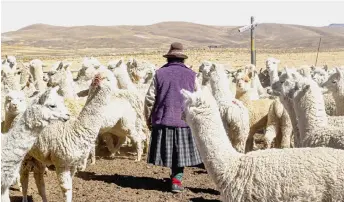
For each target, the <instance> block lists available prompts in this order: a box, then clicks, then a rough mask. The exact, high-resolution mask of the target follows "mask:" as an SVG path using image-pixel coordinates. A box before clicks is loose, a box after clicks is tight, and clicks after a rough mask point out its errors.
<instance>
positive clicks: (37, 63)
mask: <svg viewBox="0 0 344 202" xmlns="http://www.w3.org/2000/svg"><path fill="white" fill-rule="evenodd" d="M29 66H30V68H31V69H42V71H43V67H46V65H45V64H44V63H43V62H42V60H40V59H34V60H31V61H30V62H29Z"/></svg>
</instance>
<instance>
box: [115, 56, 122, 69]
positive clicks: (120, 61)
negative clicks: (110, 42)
mask: <svg viewBox="0 0 344 202" xmlns="http://www.w3.org/2000/svg"><path fill="white" fill-rule="evenodd" d="M122 63H123V59H122V58H121V59H120V60H119V61H118V62H117V64H116V67H119V66H120V65H121V64H122Z"/></svg>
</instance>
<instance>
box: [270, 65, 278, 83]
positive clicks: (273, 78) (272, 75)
mask: <svg viewBox="0 0 344 202" xmlns="http://www.w3.org/2000/svg"><path fill="white" fill-rule="evenodd" d="M269 77H270V86H271V87H272V84H273V83H275V82H277V81H279V77H278V71H277V67H276V69H273V70H270V71H269Z"/></svg>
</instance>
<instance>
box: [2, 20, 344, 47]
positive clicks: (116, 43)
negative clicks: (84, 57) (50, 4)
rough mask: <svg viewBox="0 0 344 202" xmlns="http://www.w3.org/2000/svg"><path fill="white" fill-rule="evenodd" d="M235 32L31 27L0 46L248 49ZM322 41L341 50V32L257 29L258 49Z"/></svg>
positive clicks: (175, 25)
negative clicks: (173, 45)
mask: <svg viewBox="0 0 344 202" xmlns="http://www.w3.org/2000/svg"><path fill="white" fill-rule="evenodd" d="M238 28H239V27H230V26H227V27H224V26H222V27H221V26H208V25H201V24H195V23H188V22H163V23H157V24H153V25H148V26H75V27H62V26H52V25H46V24H34V25H30V26H27V27H24V28H22V29H19V30H17V31H13V32H6V33H3V34H2V35H1V38H2V44H3V45H9V46H30V47H36V48H49V49H55V50H56V49H59V50H66V49H69V50H76V49H86V48H110V49H133V50H136V51H137V50H139V49H146V48H148V49H161V48H165V47H166V45H168V44H170V43H171V42H173V41H179V42H182V43H184V44H185V46H186V47H188V48H203V47H209V46H217V47H223V48H247V47H249V42H250V41H249V39H250V38H249V34H250V32H249V31H247V32H244V33H239V32H238ZM320 37H322V43H321V47H322V49H342V48H344V27H342V26H326V27H309V26H299V25H288V24H260V25H259V26H258V27H257V29H256V44H257V48H258V47H259V48H261V49H313V50H314V48H316V47H317V45H318V42H319V38H320Z"/></svg>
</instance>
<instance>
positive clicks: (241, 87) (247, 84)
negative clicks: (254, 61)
mask: <svg viewBox="0 0 344 202" xmlns="http://www.w3.org/2000/svg"><path fill="white" fill-rule="evenodd" d="M249 75H252V73H249V74H245V73H244V72H240V73H238V75H237V78H236V89H237V91H238V92H247V91H249V90H250V89H251V82H252V79H251V78H250V76H249Z"/></svg>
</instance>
